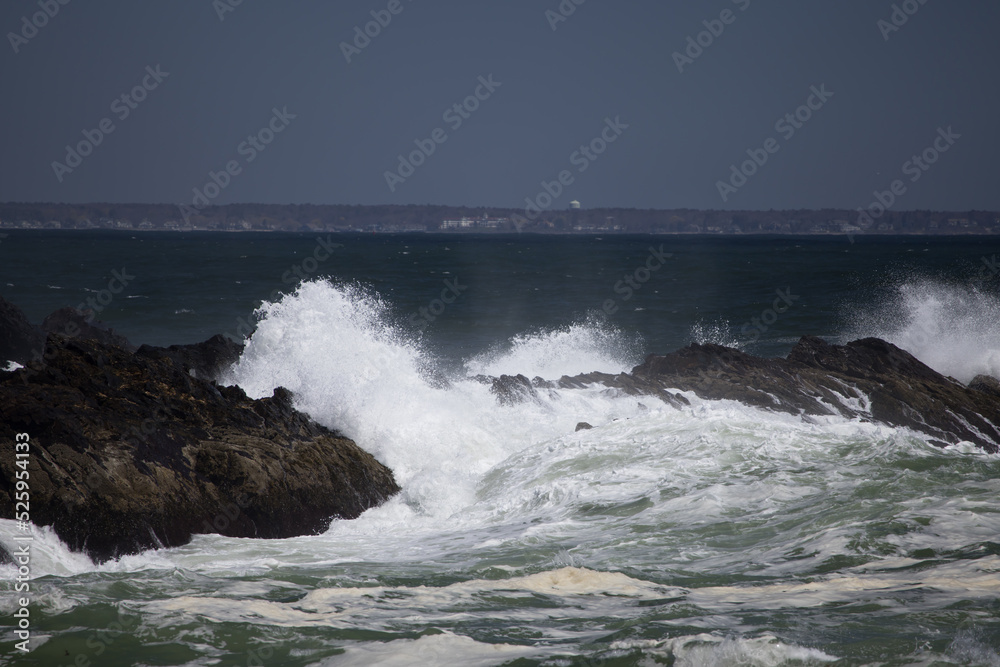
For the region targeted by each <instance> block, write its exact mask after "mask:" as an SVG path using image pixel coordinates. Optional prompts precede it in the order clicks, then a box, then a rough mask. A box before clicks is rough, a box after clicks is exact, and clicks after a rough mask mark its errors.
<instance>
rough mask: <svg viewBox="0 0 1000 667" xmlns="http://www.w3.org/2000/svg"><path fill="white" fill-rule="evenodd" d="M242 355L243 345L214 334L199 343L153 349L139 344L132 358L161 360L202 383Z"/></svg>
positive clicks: (217, 375)
mask: <svg viewBox="0 0 1000 667" xmlns="http://www.w3.org/2000/svg"><path fill="white" fill-rule="evenodd" d="M241 354H243V344H242V343H237V342H235V341H233V340H232V339H230V338H226V337H225V336H222V335H219V334H216V335H215V336H212V337H211V338H209V339H208V340H206V341H205V342H203V343H194V344H193V345H171V346H170V347H154V346H152V345H143V346H141V347H140V348H139V349H138V350H137V351H136V355H138V356H141V357H148V358H151V359H156V358H161V357H165V358H168V359H171V360H172V361H173V362H174V363H176V364H178V365H179V366H180V367H181V368H182V369H183V370H184V372H185V373H188V374H190V375H191V376H192V377H196V378H201V379H202V380H216V379H218V377H219V375H220V374H221V373H222V372H223V371H226V370H228V369H229V368H231V367H232V365H233V364H235V363H236V362H237V361H239V359H240V355H241Z"/></svg>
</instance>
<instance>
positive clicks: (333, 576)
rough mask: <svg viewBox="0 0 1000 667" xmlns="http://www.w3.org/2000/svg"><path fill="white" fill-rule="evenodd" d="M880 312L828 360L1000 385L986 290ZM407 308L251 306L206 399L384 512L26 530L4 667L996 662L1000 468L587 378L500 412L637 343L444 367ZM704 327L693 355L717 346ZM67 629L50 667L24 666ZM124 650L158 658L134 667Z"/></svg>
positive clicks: (981, 459) (336, 291) (566, 331)
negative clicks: (378, 502) (216, 388)
mask: <svg viewBox="0 0 1000 667" xmlns="http://www.w3.org/2000/svg"><path fill="white" fill-rule="evenodd" d="M881 295H882V296H881V297H880V300H877V301H874V302H871V303H869V304H868V305H866V306H864V307H861V306H855V305H843V304H842V308H843V309H844V312H845V315H844V317H843V320H844V321H845V322H846V324H845V326H844V327H843V330H842V332H841V333H838V335H837V340H836V341H835V342H844V341H845V340H847V339H853V338H857V337H860V336H866V335H877V336H881V337H883V338H885V339H887V340H889V341H891V342H894V343H896V344H898V345H900V346H901V347H904V348H905V349H908V350H909V351H910V352H912V353H913V354H915V355H916V356H917V357H918V358H920V359H921V360H922V361H924V362H925V363H927V364H928V365H930V366H931V367H932V368H935V369H936V370H938V371H940V372H942V373H946V374H950V375H953V376H954V377H956V378H958V379H960V380H963V381H967V380H968V379H970V378H971V377H972V375H975V374H977V373H992V374H994V375H995V374H997V372H998V371H1000V334H998V331H997V322H1000V300H998V298H997V296H996V292H995V290H994V291H992V292H990V291H989V290H988V289H985V288H984V287H983V286H982V285H977V284H972V283H965V284H961V283H955V282H953V281H952V282H949V281H944V280H937V279H932V278H921V279H910V278H907V279H904V280H900V281H899V282H898V284H896V285H893V286H890V287H889V288H887V289H885V290H883V291H882V292H881ZM406 315H407V312H406V311H401V310H400V309H399V308H398V307H396V306H395V305H394V303H393V300H392V299H391V298H390V297H388V296H387V295H386V294H383V293H380V292H379V291H378V290H377V289H375V288H374V287H372V286H371V285H365V284H361V283H359V282H357V281H337V280H328V279H325V278H317V279H313V280H309V281H306V282H303V283H302V284H300V285H299V286H298V287H297V288H296V289H295V290H294V291H292V292H290V293H288V294H285V295H283V296H282V297H281V298H279V299H276V300H273V301H266V302H264V303H263V304H262V305H261V306H260V308H259V309H258V311H257V318H258V322H257V328H256V331H255V332H254V333H253V335H252V336H251V337H250V338H249V339H248V340H247V345H246V348H245V351H244V353H243V355H242V357H241V359H240V360H239V362H238V363H237V364H236V365H235V366H234V367H233V368H232V369H230V370H229V371H228V372H227V373H226V374H225V375H224V376H223V377H222V378H220V382H222V383H232V384H238V385H239V386H241V387H242V388H243V389H244V390H245V391H246V392H247V393H248V394H249V395H250V396H252V397H264V396H269V395H271V393H272V391H273V389H274V388H275V387H278V386H283V387H286V388H288V389H290V390H291V391H292V392H293V394H294V396H295V406H296V407H297V408H298V409H299V410H302V411H304V412H306V413H307V414H309V415H310V416H311V417H312V418H313V419H315V420H316V421H317V422H319V423H321V424H323V425H325V426H327V427H330V428H332V429H336V430H338V431H340V432H342V433H343V434H345V435H346V436H348V437H350V438H352V439H354V440H355V441H356V442H357V443H358V444H359V445H361V446H362V447H363V448H364V449H366V450H368V451H370V452H371V453H372V454H374V455H375V456H376V457H377V458H378V459H379V460H380V461H381V462H383V463H384V464H386V465H387V466H388V467H389V468H391V469H392V471H393V473H394V474H395V477H396V480H397V482H398V483H399V484H400V486H401V487H402V492H401V493H400V494H398V495H397V496H396V497H394V498H392V499H391V500H390V501H388V502H387V503H385V504H384V505H382V506H381V507H378V508H375V509H372V510H369V511H367V512H366V513H364V514H363V515H362V516H361V517H360V518H358V519H356V520H353V521H342V520H335V521H333V522H332V524H331V525H330V527H329V529H328V530H327V531H326V532H324V533H322V534H320V535H311V536H302V537H297V538H292V539H285V540H254V539H236V538H225V537H221V536H218V535H199V536H196V537H195V538H194V539H193V540H192V541H191V543H190V544H188V545H185V546H183V547H177V548H172V549H159V550H153V551H149V552H145V553H141V554H137V555H131V556H126V557H123V558H121V559H119V560H116V561H111V562H108V563H105V564H102V565H95V564H93V563H92V562H91V561H90V560H89V559H88V558H86V557H85V556H81V555H79V554H73V553H70V552H69V551H68V550H67V549H66V548H65V547H64V546H63V545H62V544H61V543H60V542H59V540H58V539H57V538H56V537H55V536H54V535H53V534H52V533H51V532H50V531H48V530H47V529H44V528H36V536H37V538H36V539H37V542H36V545H35V559H34V560H33V562H32V567H33V577H34V581H33V583H34V586H35V590H36V591H40V592H36V605H37V613H38V614H39V616H40V618H42V619H45V620H46V621H47V622H48V626H49V627H51V628H52V629H51V631H48V632H46V631H41V630H40V631H39V634H40V635H41V638H40V642H41V644H40V646H39V647H38V648H36V649H35V651H33V653H32V654H30V656H29V657H18V656H13V655H12V654H10V653H8V654H6V655H4V656H3V657H2V658H0V661H2V662H3V664H72V663H71V659H75V658H76V657H77V656H83V657H84V658H85V659H86V660H89V661H90V663H91V664H101V665H104V664H109V665H110V664H116V665H117V664H186V665H272V664H273V665H324V666H331V667H332V666H340V665H484V666H485V665H503V664H510V665H551V666H556V665H609V666H610V665H657V664H664V665H669V664H673V665H761V666H771V665H825V664H844V665H848V664H849V665H867V664H872V665H874V664H878V665H938V664H940V665H950V664H960V665H1000V602H998V600H1000V538H998V536H1000V503H998V501H997V498H998V493H1000V456H996V455H989V454H986V453H983V452H981V451H979V450H977V449H975V448H974V447H973V446H971V444H968V443H963V444H959V445H955V446H952V447H949V448H946V449H940V448H937V447H934V446H931V445H929V444H928V443H927V442H926V441H925V439H924V438H922V437H921V436H919V435H918V434H915V433H912V432H909V431H907V430H905V429H897V428H890V427H886V426H882V425H878V424H872V423H866V422H861V421H856V420H847V419H843V418H839V417H827V418H816V417H812V418H799V417H795V416H792V415H787V414H777V413H771V412H767V411H763V410H759V409H755V408H751V407H748V406H744V405H741V404H739V403H735V402H729V401H704V400H701V399H699V398H698V397H697V396H695V395H693V394H691V393H687V394H685V396H686V398H687V399H688V400H689V401H690V406H687V407H684V408H681V409H677V408H673V407H670V406H667V405H665V404H663V403H662V402H660V401H659V400H658V399H656V398H654V397H635V396H626V395H623V394H620V393H618V392H616V391H615V390H612V389H608V388H606V387H598V386H591V387H587V388H582V389H540V390H539V395H538V398H537V400H528V401H525V402H523V403H520V404H517V405H500V404H498V402H497V399H496V396H494V395H493V394H492V393H491V392H490V385H489V384H488V383H483V382H480V381H478V380H477V379H476V378H475V376H477V375H488V376H496V375H499V374H504V373H507V374H512V373H521V374H524V375H526V376H527V377H529V378H531V377H535V376H539V377H543V378H545V379H550V380H554V379H558V378H559V377H560V376H562V375H575V374H578V373H586V372H591V371H602V372H607V373H617V372H621V371H627V370H630V369H631V368H632V366H634V365H635V364H637V363H639V362H640V361H641V360H642V355H643V354H644V353H645V352H647V351H648V350H646V349H644V348H643V341H642V340H641V339H637V336H635V335H634V333H632V332H629V331H625V330H622V329H620V328H617V327H616V326H615V325H614V324H613V323H612V322H609V321H607V320H606V319H602V318H601V317H600V316H599V315H597V314H593V313H587V312H583V313H581V314H580V317H578V318H577V319H576V320H575V321H574V322H571V323H569V324H566V325H564V326H559V327H547V328H529V329H526V330H524V331H522V332H521V333H517V334H515V335H513V336H511V337H509V338H508V339H506V340H500V341H496V342H495V344H493V345H491V346H489V348H488V349H487V350H486V351H479V352H476V353H474V354H470V355H468V356H466V357H465V358H461V359H457V360H456V359H445V358H443V357H442V355H441V354H440V352H439V351H437V350H435V349H434V346H433V345H432V344H431V341H429V340H427V339H426V338H425V337H424V336H422V335H421V334H420V333H419V332H414V331H413V330H412V328H408V327H407V326H406ZM707 321H708V320H705V321H700V322H698V323H697V324H696V325H693V326H691V327H690V334H689V338H690V339H691V340H696V341H698V342H725V343H728V344H733V345H737V346H739V345H741V343H740V336H739V335H738V331H739V327H734V326H732V325H731V323H730V322H728V321H726V320H722V321H721V324H719V323H718V322H716V323H714V324H706V322H707ZM737 323H741V322H737ZM580 422H586V423H587V424H589V425H590V426H592V428H589V429H582V430H577V425H578V424H579V423H580ZM14 534H15V530H14V524H13V522H10V521H0V541H2V542H3V543H4V544H6V545H10V544H13V542H12V541H11V540H12V537H13V535H14ZM0 569H2V576H3V579H5V580H8V581H9V580H12V579H13V571H12V569H11V566H2V567H0ZM13 605H14V602H13V600H12V599H11V597H10V596H5V597H4V599H3V602H2V606H3V607H4V611H5V613H6V614H8V615H9V613H10V612H11V611H12V610H13V609H14V606H13ZM116 624H117V625H116ZM109 628H110V630H109ZM118 628H121V629H122V630H121V631H119V630H118ZM67 633H71V634H72V633H75V636H78V639H79V641H78V642H77V643H76V644H75V645H74V646H75V648H74V650H75V651H76V653H75V654H74V653H73V651H71V650H69V649H67V650H66V652H67V653H68V654H69V656H68V657H67V656H63V655H62V654H61V652H60V654H58V655H51V656H46V653H45V644H46V643H47V642H48V641H50V640H52V639H53V638H55V637H56V636H58V635H65V634H67ZM140 645H142V646H157V647H158V652H157V653H156V655H157V656H162V658H158V659H160V662H155V661H153V660H151V659H150V657H149V656H150V654H148V653H146V654H141V655H142V657H139V658H136V659H135V660H134V661H132V660H133V656H137V655H140V652H139V649H138V647H139V646H140ZM98 651H99V652H98ZM31 660H35V662H31Z"/></svg>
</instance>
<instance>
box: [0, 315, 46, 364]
mask: <svg viewBox="0 0 1000 667" xmlns="http://www.w3.org/2000/svg"><path fill="white" fill-rule="evenodd" d="M44 348H45V334H44V333H42V332H41V331H40V330H39V329H38V327H34V326H32V325H31V323H30V322H29V321H28V318H27V317H25V315H24V312H22V311H21V309H20V308H18V307H17V306H15V305H14V304H12V303H11V302H9V301H7V300H6V299H4V298H3V297H0V370H2V369H4V368H5V367H6V366H7V362H8V361H16V362H17V363H19V364H21V365H22V366H25V365H27V363H28V361H30V360H31V359H32V358H37V357H41V355H42V350H43V349H44Z"/></svg>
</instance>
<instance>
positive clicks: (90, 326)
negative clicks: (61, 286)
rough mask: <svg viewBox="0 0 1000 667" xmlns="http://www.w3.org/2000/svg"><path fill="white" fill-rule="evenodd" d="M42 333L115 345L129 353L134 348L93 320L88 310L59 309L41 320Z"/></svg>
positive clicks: (92, 313) (102, 324)
mask: <svg viewBox="0 0 1000 667" xmlns="http://www.w3.org/2000/svg"><path fill="white" fill-rule="evenodd" d="M42 331H43V332H44V333H45V334H58V335H61V336H69V337H70V338H76V339H78V340H93V341H97V342H98V343H100V344H101V345H115V346H118V347H120V348H122V349H125V350H128V351H129V352H134V351H135V346H134V345H132V344H131V343H130V342H128V339H127V338H125V336H122V335H121V334H119V333H116V332H115V330H114V329H111V328H109V327H107V326H105V325H104V323H103V322H100V321H97V320H95V319H94V312H93V311H92V310H90V309H86V310H78V309H76V308H69V307H67V308H60V309H59V310H57V311H56V312H54V313H52V314H51V315H49V316H48V317H46V318H45V319H44V320H42Z"/></svg>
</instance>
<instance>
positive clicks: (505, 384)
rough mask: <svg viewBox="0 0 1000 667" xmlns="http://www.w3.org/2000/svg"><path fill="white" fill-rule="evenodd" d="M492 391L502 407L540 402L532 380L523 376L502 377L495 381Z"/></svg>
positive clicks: (491, 387)
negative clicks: (533, 401)
mask: <svg viewBox="0 0 1000 667" xmlns="http://www.w3.org/2000/svg"><path fill="white" fill-rule="evenodd" d="M490 391H491V392H493V394H494V395H495V396H496V397H497V402H499V403H500V405H517V404H518V403H524V402H525V401H530V400H535V401H537V400H538V392H537V391H535V388H534V387H533V386H532V385H531V380H529V379H528V378H526V377H525V376H523V375H501V376H500V377H498V378H496V379H494V380H493V384H492V385H491V386H490Z"/></svg>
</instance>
